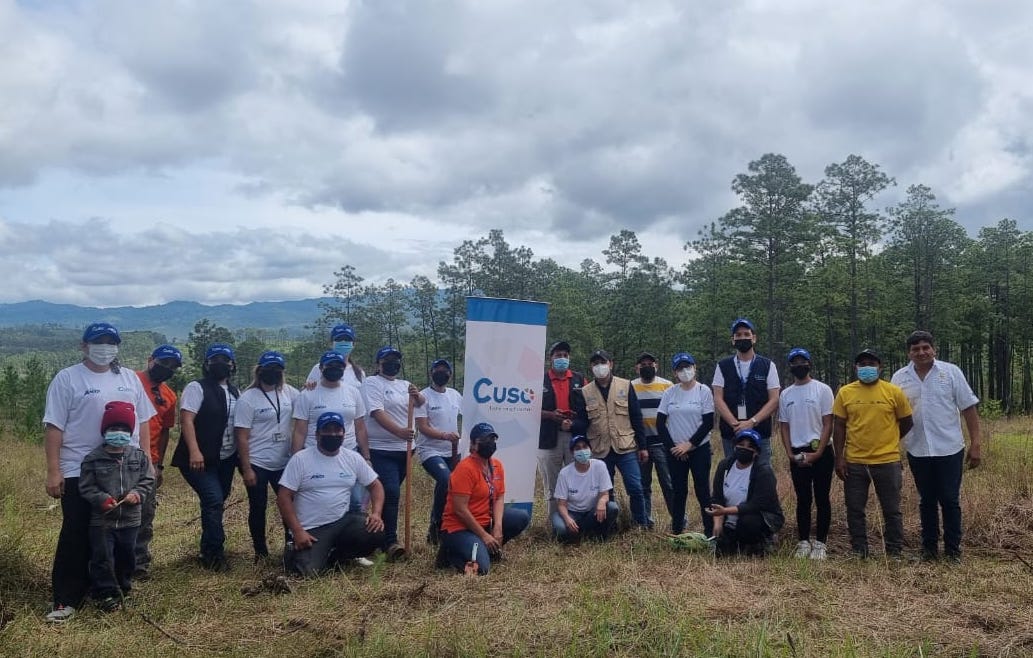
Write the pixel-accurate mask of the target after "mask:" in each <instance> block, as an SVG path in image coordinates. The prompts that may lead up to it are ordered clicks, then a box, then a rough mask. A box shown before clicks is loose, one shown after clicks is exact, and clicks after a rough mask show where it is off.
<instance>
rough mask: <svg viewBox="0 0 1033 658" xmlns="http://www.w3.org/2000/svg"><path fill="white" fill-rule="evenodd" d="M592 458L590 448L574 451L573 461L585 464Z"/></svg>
mask: <svg viewBox="0 0 1033 658" xmlns="http://www.w3.org/2000/svg"><path fill="white" fill-rule="evenodd" d="M591 458H592V450H591V448H582V449H581V450H575V451H574V461H576V462H577V463H579V464H587V463H588V460H589V459H591Z"/></svg>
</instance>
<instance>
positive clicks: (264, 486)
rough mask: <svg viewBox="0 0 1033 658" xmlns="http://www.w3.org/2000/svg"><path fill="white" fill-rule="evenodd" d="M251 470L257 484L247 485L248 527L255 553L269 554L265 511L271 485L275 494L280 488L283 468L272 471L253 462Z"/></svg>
mask: <svg viewBox="0 0 1033 658" xmlns="http://www.w3.org/2000/svg"><path fill="white" fill-rule="evenodd" d="M251 470H252V471H254V473H255V486H253V487H247V506H248V510H247V528H248V531H249V532H250V533H251V544H252V545H253V546H254V547H255V555H259V556H261V555H269V544H268V543H266V540H265V512H266V509H267V508H268V506H269V489H270V487H271V488H272V490H273V495H276V493H277V492H278V491H279V490H280V476H282V475H283V469H280V470H278V471H270V470H268V469H265V468H261V467H259V466H255V465H254V464H252V465H251Z"/></svg>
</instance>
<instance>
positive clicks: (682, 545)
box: [667, 532, 714, 553]
mask: <svg viewBox="0 0 1033 658" xmlns="http://www.w3.org/2000/svg"><path fill="white" fill-rule="evenodd" d="M667 542H668V543H669V544H670V545H671V547H672V548H675V549H677V550H680V551H691V552H694V553H704V552H707V551H711V550H713V549H714V540H713V539H712V538H710V537H707V536H706V535H704V534H703V533H702V532H686V533H683V534H680V535H668V536H667Z"/></svg>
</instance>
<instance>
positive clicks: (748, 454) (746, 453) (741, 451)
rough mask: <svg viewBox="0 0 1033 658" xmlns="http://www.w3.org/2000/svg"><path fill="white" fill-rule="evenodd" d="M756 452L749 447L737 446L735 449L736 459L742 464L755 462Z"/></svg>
mask: <svg viewBox="0 0 1033 658" xmlns="http://www.w3.org/2000/svg"><path fill="white" fill-rule="evenodd" d="M753 458H754V453H753V451H752V450H750V449H749V448H736V449H735V461H737V462H739V463H740V464H751V463H753Z"/></svg>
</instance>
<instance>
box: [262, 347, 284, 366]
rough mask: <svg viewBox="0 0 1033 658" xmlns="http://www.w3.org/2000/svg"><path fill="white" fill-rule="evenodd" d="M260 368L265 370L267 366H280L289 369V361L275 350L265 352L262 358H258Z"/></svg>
mask: <svg viewBox="0 0 1033 658" xmlns="http://www.w3.org/2000/svg"><path fill="white" fill-rule="evenodd" d="M258 366H259V367H260V368H264V367H266V366H280V367H281V368H286V367H287V359H285V358H283V355H282V354H280V353H279V352H277V351H275V350H269V351H268V352H263V353H262V356H260V357H258Z"/></svg>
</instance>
